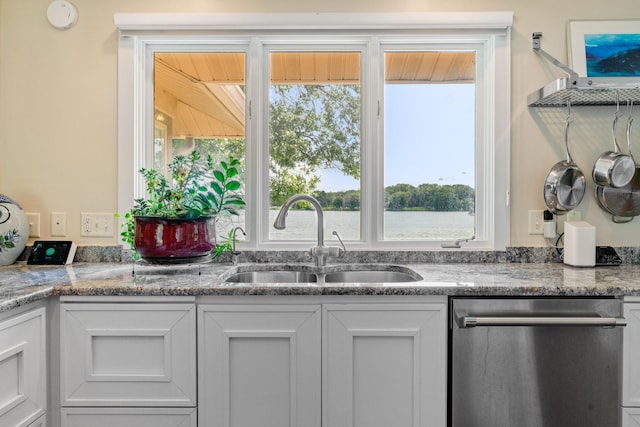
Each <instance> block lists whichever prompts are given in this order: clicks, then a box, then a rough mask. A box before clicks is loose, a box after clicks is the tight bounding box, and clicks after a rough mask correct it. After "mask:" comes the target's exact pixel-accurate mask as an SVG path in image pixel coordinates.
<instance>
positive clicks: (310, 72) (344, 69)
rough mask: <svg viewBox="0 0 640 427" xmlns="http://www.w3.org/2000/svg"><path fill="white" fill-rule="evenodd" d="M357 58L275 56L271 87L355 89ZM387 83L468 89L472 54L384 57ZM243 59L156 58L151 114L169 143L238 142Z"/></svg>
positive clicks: (224, 55)
mask: <svg viewBox="0 0 640 427" xmlns="http://www.w3.org/2000/svg"><path fill="white" fill-rule="evenodd" d="M359 55H360V54H359V53H357V52H274V53H272V54H271V58H270V60H271V70H270V71H271V74H270V79H271V82H272V83H273V84H357V83H358V82H359V81H360V56H359ZM385 75H386V83H390V84H401V83H413V84H415V83H425V84H435V83H473V82H474V81H475V53H474V52H388V53H386V54H385ZM244 84H245V54H244V53H242V52H217V53H207V52H167V53H156V54H155V71H154V86H155V108H156V109H157V110H159V111H161V112H162V113H164V114H166V115H168V116H170V117H171V118H172V130H171V133H172V135H173V136H174V137H180V136H191V137H196V138H203V137H207V138H225V137H226V138H242V137H244V129H245V122H244V121H245V111H244V108H245V100H244V89H243V87H242V86H243V85H244Z"/></svg>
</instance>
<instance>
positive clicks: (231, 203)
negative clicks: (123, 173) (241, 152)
mask: <svg viewBox="0 0 640 427" xmlns="http://www.w3.org/2000/svg"><path fill="white" fill-rule="evenodd" d="M239 165H240V161H239V160H237V159H235V158H233V157H229V158H228V159H227V160H224V161H221V162H220V163H219V165H215V164H214V162H213V160H212V158H211V156H210V155H209V156H207V157H206V159H202V158H201V155H200V153H198V151H196V150H194V151H192V152H191V154H189V155H187V156H182V155H180V156H176V157H175V158H174V160H173V161H172V162H171V163H170V164H169V166H168V176H165V175H164V174H162V173H160V172H158V171H155V170H153V169H146V168H142V169H140V173H141V174H142V176H143V178H144V182H145V186H146V192H147V197H146V198H140V199H136V200H135V201H134V206H133V207H132V208H131V210H130V211H129V212H127V213H126V214H125V215H124V220H125V221H124V224H123V231H122V233H121V235H122V238H123V241H125V242H127V243H129V244H130V245H131V247H132V249H134V251H135V252H134V257H135V258H137V257H141V258H143V259H145V260H147V261H150V262H155V263H179V262H192V261H194V260H197V259H199V258H204V257H207V256H209V254H210V253H211V251H212V250H213V249H214V248H215V246H216V230H215V224H216V222H217V220H218V218H219V217H220V216H222V215H238V214H239V212H238V208H241V207H243V206H244V205H245V202H244V198H243V196H242V195H241V194H240V193H239V191H238V190H240V187H241V184H240V182H239V181H238V180H237V178H238V176H239V171H238V166H239Z"/></svg>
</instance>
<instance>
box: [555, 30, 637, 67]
mask: <svg viewBox="0 0 640 427" xmlns="http://www.w3.org/2000/svg"><path fill="white" fill-rule="evenodd" d="M567 31H568V35H567V40H568V43H569V47H568V49H569V67H570V68H571V69H573V70H574V71H575V72H576V73H578V75H579V76H581V77H634V76H637V77H640V20H618V21H600V20H593V21H569V26H568V29H567Z"/></svg>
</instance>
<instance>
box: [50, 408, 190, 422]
mask: <svg viewBox="0 0 640 427" xmlns="http://www.w3.org/2000/svg"><path fill="white" fill-rule="evenodd" d="M196 420H197V414H196V409H195V408H183V409H181V408H167V409H165V408H157V409H156V408H63V409H62V427H196V426H197V422H196Z"/></svg>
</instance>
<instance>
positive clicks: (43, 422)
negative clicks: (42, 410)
mask: <svg viewBox="0 0 640 427" xmlns="http://www.w3.org/2000/svg"><path fill="white" fill-rule="evenodd" d="M29 427H47V417H46V415H43V416H41V417H40V418H38V419H37V420H36V421H34V422H32V423H31V424H29Z"/></svg>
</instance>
